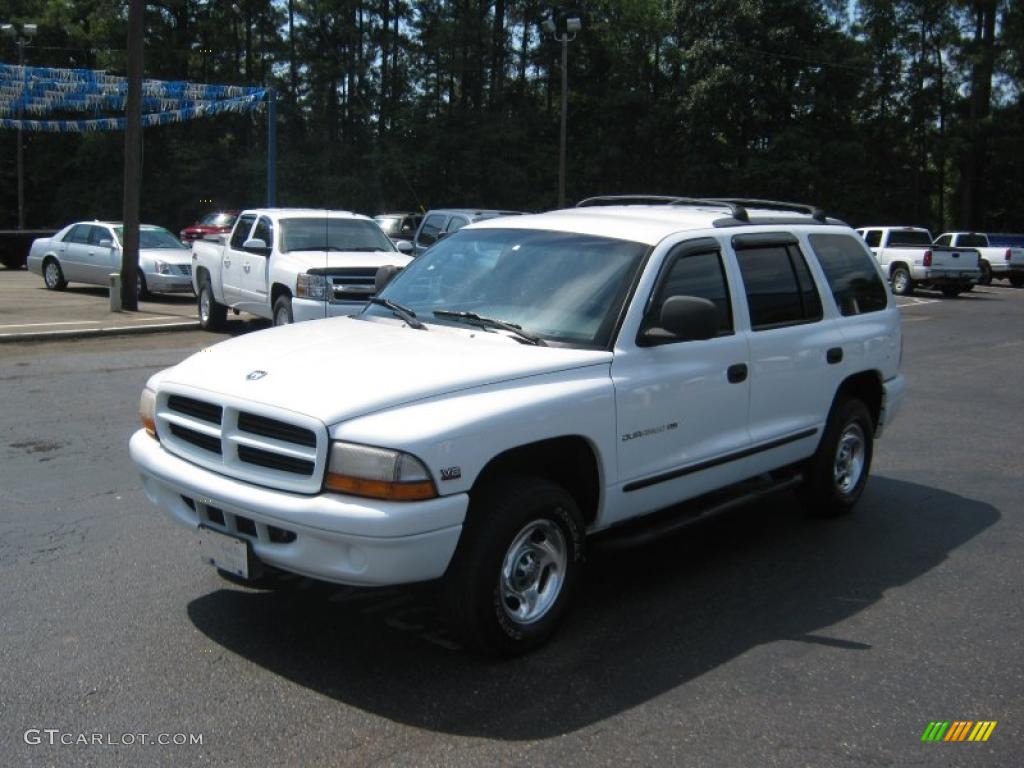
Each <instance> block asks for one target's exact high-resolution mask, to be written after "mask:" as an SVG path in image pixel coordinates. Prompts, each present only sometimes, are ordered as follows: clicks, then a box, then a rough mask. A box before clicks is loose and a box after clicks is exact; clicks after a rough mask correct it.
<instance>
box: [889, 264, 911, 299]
mask: <svg viewBox="0 0 1024 768" xmlns="http://www.w3.org/2000/svg"><path fill="white" fill-rule="evenodd" d="M890 279H891V280H892V292H893V293H894V294H896V295H897V296H909V295H910V294H912V293H913V292H914V281H913V280H912V279H911V278H910V271H909V270H908V269H907V268H906V267H896V268H895V269H893V271H892V274H891V275H890Z"/></svg>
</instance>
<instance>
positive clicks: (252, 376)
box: [245, 371, 267, 381]
mask: <svg viewBox="0 0 1024 768" xmlns="http://www.w3.org/2000/svg"><path fill="white" fill-rule="evenodd" d="M266 375H267V372H266V371H253V372H252V373H249V374H248V375H247V376H246V377H245V378H246V381H259V380H260V379H262V378H263V377H264V376H266Z"/></svg>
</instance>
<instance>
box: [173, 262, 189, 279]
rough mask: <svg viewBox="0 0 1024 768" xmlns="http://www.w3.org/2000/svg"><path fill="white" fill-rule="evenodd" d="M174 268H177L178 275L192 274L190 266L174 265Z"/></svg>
mask: <svg viewBox="0 0 1024 768" xmlns="http://www.w3.org/2000/svg"><path fill="white" fill-rule="evenodd" d="M175 267H177V269H178V273H179V274H182V275H187V276H190V275H191V274H192V265H191V264H175Z"/></svg>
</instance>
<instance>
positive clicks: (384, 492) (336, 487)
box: [324, 443, 437, 501]
mask: <svg viewBox="0 0 1024 768" xmlns="http://www.w3.org/2000/svg"><path fill="white" fill-rule="evenodd" d="M324 486H325V487H326V488H327V490H329V491H336V492H337V493H350V494H353V495H355V496H369V497H371V498H374V499H388V500H390V501H418V500H420V499H432V498H434V497H435V496H437V489H436V488H434V481H433V479H432V478H431V477H430V472H428V471H427V468H426V467H425V466H423V462H421V461H420V460H419V459H417V458H416V457H415V456H410V455H409V454H408V453H402V452H401V451H391V450H387V449H386V448H371V447H370V446H368V445H356V444H355V443H332V444H331V455H330V458H329V461H328V463H327V477H326V478H325V480H324Z"/></svg>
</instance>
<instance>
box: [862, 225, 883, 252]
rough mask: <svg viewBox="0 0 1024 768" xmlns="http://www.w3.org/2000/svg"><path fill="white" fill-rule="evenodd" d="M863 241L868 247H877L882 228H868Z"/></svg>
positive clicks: (880, 239) (880, 238)
mask: <svg viewBox="0 0 1024 768" xmlns="http://www.w3.org/2000/svg"><path fill="white" fill-rule="evenodd" d="M864 242H865V243H867V244H868V248H877V247H878V246H879V245H880V244H881V242H882V230H880V229H869V230H868V231H867V232H866V233H865V234H864Z"/></svg>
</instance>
